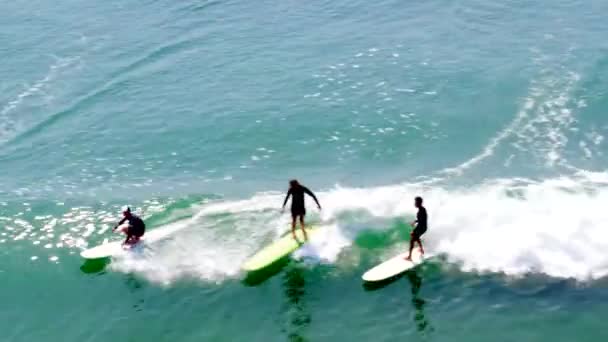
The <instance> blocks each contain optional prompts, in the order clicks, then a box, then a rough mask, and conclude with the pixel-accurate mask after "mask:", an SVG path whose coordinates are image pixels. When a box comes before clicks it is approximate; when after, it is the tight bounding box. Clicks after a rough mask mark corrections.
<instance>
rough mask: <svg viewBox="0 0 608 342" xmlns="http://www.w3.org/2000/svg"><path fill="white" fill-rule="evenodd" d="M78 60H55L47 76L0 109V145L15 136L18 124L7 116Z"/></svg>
mask: <svg viewBox="0 0 608 342" xmlns="http://www.w3.org/2000/svg"><path fill="white" fill-rule="evenodd" d="M77 60H78V58H57V61H56V62H55V63H54V64H52V65H51V66H50V67H49V70H48V72H47V74H46V75H45V76H44V77H43V78H41V79H39V80H37V81H35V82H34V84H32V85H30V86H29V87H27V88H26V89H25V90H24V91H23V92H21V93H20V94H18V95H17V96H16V97H15V98H14V99H13V100H11V101H9V102H8V103H7V104H5V105H4V106H3V107H2V109H0V143H2V142H6V141H7V140H9V139H10V138H12V137H13V136H14V135H15V134H17V132H16V130H17V129H18V128H19V127H18V126H19V122H18V120H17V119H15V118H10V117H9V114H10V113H11V112H13V111H14V110H15V109H17V108H18V107H19V105H21V104H22V103H23V101H25V100H26V99H27V98H29V97H32V96H35V95H37V94H39V93H41V92H43V91H44V88H45V87H46V86H47V85H48V84H49V83H50V82H51V81H53V80H54V79H55V77H57V74H58V73H59V72H60V71H61V70H62V69H64V68H66V67H68V66H70V65H72V64H73V63H74V62H75V61H77Z"/></svg>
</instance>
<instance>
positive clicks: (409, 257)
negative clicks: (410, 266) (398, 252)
mask: <svg viewBox="0 0 608 342" xmlns="http://www.w3.org/2000/svg"><path fill="white" fill-rule="evenodd" d="M415 242H416V241H415V240H414V237H413V236H412V238H411V239H410V253H409V254H408V256H407V257H406V258H405V260H409V261H412V250H413V249H414V243H415Z"/></svg>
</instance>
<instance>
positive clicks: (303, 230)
mask: <svg viewBox="0 0 608 342" xmlns="http://www.w3.org/2000/svg"><path fill="white" fill-rule="evenodd" d="M300 228H301V229H302V233H304V241H307V240H308V235H306V226H305V225H304V215H300Z"/></svg>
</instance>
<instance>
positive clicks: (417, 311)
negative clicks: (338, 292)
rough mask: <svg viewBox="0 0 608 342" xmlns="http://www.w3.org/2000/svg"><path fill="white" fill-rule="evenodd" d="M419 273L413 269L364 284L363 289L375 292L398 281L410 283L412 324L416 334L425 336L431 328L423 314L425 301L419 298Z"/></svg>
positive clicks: (420, 278) (420, 286) (420, 283)
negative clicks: (412, 312)
mask: <svg viewBox="0 0 608 342" xmlns="http://www.w3.org/2000/svg"><path fill="white" fill-rule="evenodd" d="M420 272H421V271H420V268H418V267H415V268H413V269H411V270H409V271H407V272H405V273H403V274H400V275H397V276H395V277H392V278H389V279H387V280H384V281H380V282H374V283H364V284H363V287H364V289H365V290H366V291H375V290H379V289H382V288H384V287H386V286H388V285H390V284H392V283H394V282H396V281H397V280H399V279H402V278H405V279H407V280H408V282H409V283H410V289H411V294H412V307H413V308H414V324H415V325H416V329H417V330H418V332H420V333H421V334H426V333H429V332H431V331H433V328H432V327H431V325H430V323H429V321H428V319H427V317H426V315H425V313H424V307H425V305H426V301H425V300H424V298H422V297H421V296H420V290H421V288H422V277H421V276H420Z"/></svg>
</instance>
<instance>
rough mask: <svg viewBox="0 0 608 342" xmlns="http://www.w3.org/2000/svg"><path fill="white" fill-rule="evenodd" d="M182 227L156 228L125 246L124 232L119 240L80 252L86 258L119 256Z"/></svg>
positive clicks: (105, 242)
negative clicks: (135, 241)
mask: <svg viewBox="0 0 608 342" xmlns="http://www.w3.org/2000/svg"><path fill="white" fill-rule="evenodd" d="M181 228H182V227H180V226H175V227H171V228H169V229H163V228H158V229H154V230H152V231H150V232H146V234H145V235H144V236H143V237H142V238H141V239H140V240H139V242H137V243H136V244H135V245H133V246H123V245H122V243H123V242H124V241H125V236H124V235H123V234H121V235H120V237H121V239H120V240H117V241H112V242H107V241H104V243H103V244H101V245H99V246H95V247H93V248H89V249H86V250H84V251H82V252H81V253H80V256H81V257H83V258H85V259H102V258H109V257H113V256H119V255H122V254H124V253H132V252H136V251H142V250H143V248H145V247H146V245H149V244H150V243H153V242H156V241H159V240H161V239H164V238H165V237H167V236H169V235H171V234H172V233H174V232H176V231H178V230H180V229H181Z"/></svg>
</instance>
